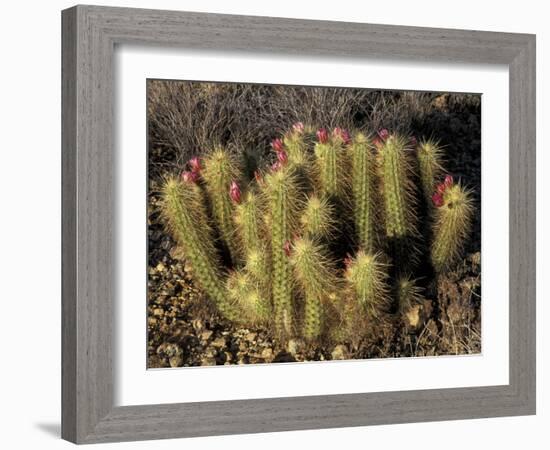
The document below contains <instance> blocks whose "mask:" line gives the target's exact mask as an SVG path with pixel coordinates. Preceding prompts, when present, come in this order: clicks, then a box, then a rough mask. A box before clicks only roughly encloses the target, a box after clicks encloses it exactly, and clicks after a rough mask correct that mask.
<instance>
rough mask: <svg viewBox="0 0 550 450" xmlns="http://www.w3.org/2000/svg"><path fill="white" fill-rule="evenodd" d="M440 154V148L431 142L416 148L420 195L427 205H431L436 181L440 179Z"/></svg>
mask: <svg viewBox="0 0 550 450" xmlns="http://www.w3.org/2000/svg"><path fill="white" fill-rule="evenodd" d="M441 153H442V152H441V148H440V147H439V145H438V144H437V142H435V141H433V140H427V141H421V142H419V143H418V145H417V147H416V156H417V159H418V170H419V176H420V183H421V185H422V193H423V195H424V198H425V200H426V202H427V203H428V205H431V197H432V194H433V193H434V189H435V185H436V180H438V179H439V178H440V176H441V174H442V172H443V168H442V167H441V159H442V154H441Z"/></svg>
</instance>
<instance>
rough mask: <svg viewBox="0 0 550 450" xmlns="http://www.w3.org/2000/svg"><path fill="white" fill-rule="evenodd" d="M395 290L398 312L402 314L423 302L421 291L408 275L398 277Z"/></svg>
mask: <svg viewBox="0 0 550 450" xmlns="http://www.w3.org/2000/svg"><path fill="white" fill-rule="evenodd" d="M396 288H397V289H396V291H397V305H398V310H399V312H400V313H402V314H405V313H407V311H408V310H410V308H411V307H413V306H414V305H417V304H419V303H420V302H421V301H422V300H423V297H422V289H421V288H420V287H419V286H418V285H417V282H416V280H414V279H413V278H411V276H410V275H403V276H400V277H399V278H398V279H397V286H396Z"/></svg>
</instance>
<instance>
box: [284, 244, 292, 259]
mask: <svg viewBox="0 0 550 450" xmlns="http://www.w3.org/2000/svg"><path fill="white" fill-rule="evenodd" d="M283 250H284V251H285V255H286V256H290V252H291V247H290V241H286V242H285V245H283Z"/></svg>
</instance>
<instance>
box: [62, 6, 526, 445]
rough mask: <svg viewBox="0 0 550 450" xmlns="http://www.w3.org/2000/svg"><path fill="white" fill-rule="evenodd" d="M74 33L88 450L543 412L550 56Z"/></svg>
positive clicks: (324, 30)
mask: <svg viewBox="0 0 550 450" xmlns="http://www.w3.org/2000/svg"><path fill="white" fill-rule="evenodd" d="M62 18H63V21H62V23H63V58H62V63H63V342H62V344H63V391H62V392H63V398H62V403H63V417H62V435H63V437H64V438H65V439H68V440H70V441H73V442H77V443H93V442H109V441H124V440H139V439H160V438H173V437H191V436H207V435H220V434H235V433H257V432H268V431H284V430H298V429H314V428H325V427H346V426H360V425H370V424H388V423H402V422H413V421H430V420H451V419H462V418H479V417H491V416H507V415H522V414H534V412H535V256H534V255H535V252H534V248H535V38H534V36H532V35H523V34H507V33H489V32H481V31H463V30H445V29H432V28H415V27H403V26H389V25H370V24H358V23H341V22H340V23H339V22H323V21H305V20H295V19H277V18H267V17H245V16H228V15H217V14H199V13H187V12H174V11H154V10H140V9H126V8H109V7H98V6H76V7H73V8H70V9H68V10H65V11H63V14H62ZM326 36H331V38H330V39H326Z"/></svg>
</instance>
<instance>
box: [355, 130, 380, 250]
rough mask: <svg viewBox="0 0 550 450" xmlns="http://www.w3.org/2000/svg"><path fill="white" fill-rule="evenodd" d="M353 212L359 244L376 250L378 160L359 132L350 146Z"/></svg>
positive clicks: (366, 140) (365, 248)
mask: <svg viewBox="0 0 550 450" xmlns="http://www.w3.org/2000/svg"><path fill="white" fill-rule="evenodd" d="M350 152H351V165H352V170H351V177H352V182H351V183H352V190H353V213H354V218H355V228H356V232H357V235H358V238H359V246H360V247H361V248H363V249H364V250H365V251H366V252H368V253H370V252H373V251H374V246H375V237H376V235H375V224H376V216H375V214H376V209H375V208H376V205H375V199H376V195H377V193H376V161H375V159H374V154H373V151H372V148H371V146H370V145H369V143H368V139H367V138H366V137H365V135H363V134H361V133H358V134H357V135H356V136H355V138H354V139H353V143H352V145H351V147H350Z"/></svg>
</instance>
